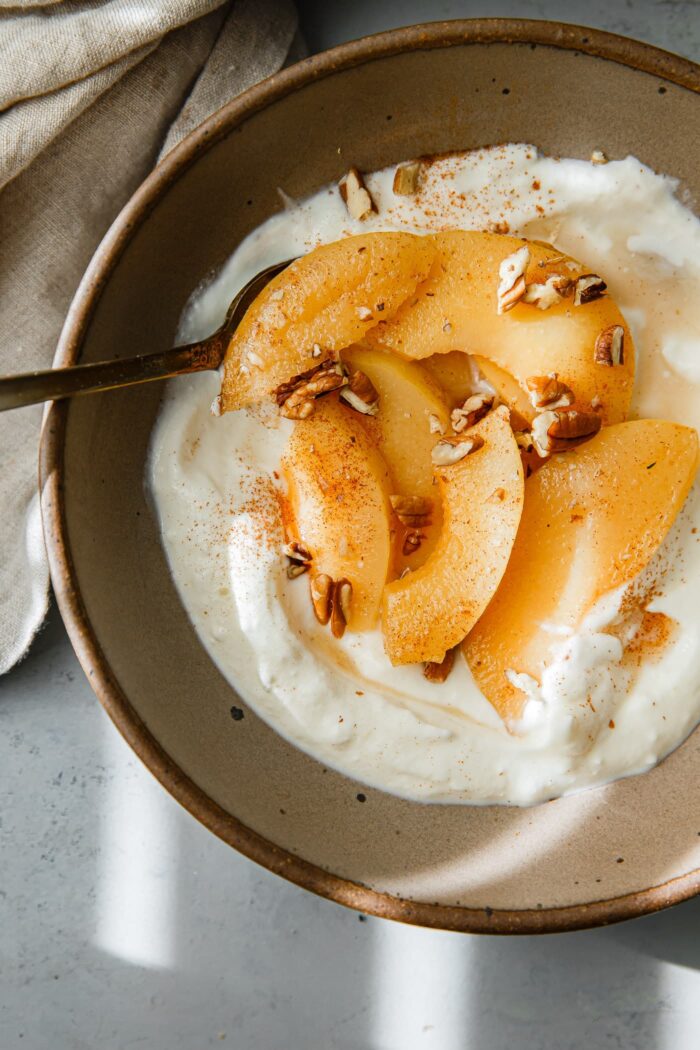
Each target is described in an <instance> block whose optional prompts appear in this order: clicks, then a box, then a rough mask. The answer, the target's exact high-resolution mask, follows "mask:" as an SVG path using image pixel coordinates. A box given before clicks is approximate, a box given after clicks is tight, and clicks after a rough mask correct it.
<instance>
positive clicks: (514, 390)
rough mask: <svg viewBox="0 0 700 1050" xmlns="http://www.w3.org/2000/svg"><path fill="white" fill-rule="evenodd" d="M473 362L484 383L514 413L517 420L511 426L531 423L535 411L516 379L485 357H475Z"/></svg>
mask: <svg viewBox="0 0 700 1050" xmlns="http://www.w3.org/2000/svg"><path fill="white" fill-rule="evenodd" d="M473 360H474V364H475V365H476V367H477V368H478V369H479V371H480V372H481V374H482V376H483V377H484V379H485V380H486V382H487V383H489V384H490V385H491V386H492V387H493V389H494V390H495V391H496V393H497V394H498V397H499V399H500V400H501V401H503V402H504V403H505V404H506V405H508V408H510V409H512V411H513V412H515V414H516V416H517V420H515V421H512V422H513V424H514V425H515V423H516V422H518V421H522V422H523V423H528V424H529V423H532V420H533V419H534V417H535V409H534V408H533V406H532V402H531V401H530V398H529V397H528V396H527V394H526V392H525V391H524V390H523V388H522V387H521V386H520V384H519V383H518V381H517V379H514V378H513V376H512V375H511V374H510V372H506V371H505V369H503V368H501V367H500V366H499V365H497V364H496V363H495V362H494V361H489V359H488V358H487V357H480V356H479V355H475V356H474V358H473Z"/></svg>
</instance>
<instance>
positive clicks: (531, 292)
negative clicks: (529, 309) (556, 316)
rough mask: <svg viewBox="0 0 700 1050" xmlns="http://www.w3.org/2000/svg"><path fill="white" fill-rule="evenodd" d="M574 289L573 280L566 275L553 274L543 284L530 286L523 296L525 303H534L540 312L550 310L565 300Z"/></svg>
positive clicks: (537, 282)
mask: <svg viewBox="0 0 700 1050" xmlns="http://www.w3.org/2000/svg"><path fill="white" fill-rule="evenodd" d="M571 288H572V280H571V278H570V277H567V276H566V275H565V274H561V273H552V274H550V275H549V277H547V278H546V280H545V281H544V282H543V283H540V282H539V281H536V282H534V283H533V284H528V285H527V287H526V289H525V295H524V296H523V302H524V303H533V304H534V305H535V306H536V307H537V308H538V310H549V308H550V306H555V305H556V304H557V303H559V302H561V300H562V299H564V298H565V297H566V296H567V295H568V294H569V292H570V291H571Z"/></svg>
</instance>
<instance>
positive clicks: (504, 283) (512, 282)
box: [497, 244, 530, 314]
mask: <svg viewBox="0 0 700 1050" xmlns="http://www.w3.org/2000/svg"><path fill="white" fill-rule="evenodd" d="M529 262H530V249H529V248H528V246H527V245H526V244H524V245H523V246H522V248H518V249H517V251H514V252H513V253H512V255H508V256H507V257H506V258H505V259H504V260H503V262H502V263H501V265H500V266H499V267H498V277H499V284H498V292H497V302H498V313H499V314H504V313H506V312H507V311H508V310H512V309H513V307H514V306H515V304H516V303H519V302H520V300H521V299H522V297H523V296H524V295H525V287H526V286H525V271H526V270H527V267H528V263H529Z"/></svg>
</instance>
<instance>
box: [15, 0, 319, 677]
mask: <svg viewBox="0 0 700 1050" xmlns="http://www.w3.org/2000/svg"><path fill="white" fill-rule="evenodd" d="M301 53H302V50H301V44H300V40H299V37H298V35H297V15H296V11H295V9H294V6H293V3H292V0H228V2H225V0H104V2H102V3H100V4H95V3H94V2H92V0H80V2H78V0H64V2H63V3H56V2H54V3H47V2H43V3H38V2H36V3H35V2H34V0H24V3H22V4H18V0H0V55H2V60H1V61H0V374H7V373H12V372H25V371H31V370H34V369H39V368H48V367H49V366H50V365H51V360H52V358H53V354H54V350H55V347H56V342H57V340H58V336H59V333H60V330H61V326H62V324H63V320H64V318H65V315H66V312H67V310H68V306H69V305H70V301H71V298H72V297H73V294H74V292H75V290H76V288H77V286H78V283H79V281H80V278H81V276H82V274H83V272H84V270H85V268H86V266H87V264H88V262H89V260H90V257H91V256H92V254H93V252H94V250H95V248H96V247H97V245H98V244H99V242H100V240H101V238H102V236H103V234H104V233H105V232H106V230H107V228H108V227H109V225H110V223H111V222H112V220H113V219H114V217H115V216H116V214H117V213H118V211H119V209H120V208H121V207H122V205H123V204H125V203H126V201H127V200H128V198H129V197H130V195H131V194H132V193H133V191H134V190H135V189H136V187H137V186H138V185H139V183H140V182H141V181H142V180H143V178H144V177H145V176H146V175H147V174H148V172H149V170H150V169H151V168H152V167H153V165H154V164H155V163H156V161H157V160H158V159H159V157H160V156H163V154H164V153H165V152H167V151H168V150H169V149H171V148H172V147H173V146H174V145H176V143H178V142H179V141H180V139H181V138H183V137H184V136H185V135H186V134H187V133H188V132H189V131H191V130H192V129H193V128H194V127H196V125H197V124H199V123H201V121H202V120H203V119H204V118H205V117H206V116H208V114H210V113H212V112H213V111H214V110H216V109H218V108H220V107H221V106H222V105H223V104H224V103H225V102H227V101H228V100H229V99H231V98H232V97H234V96H235V95H237V94H239V93H240V92H241V91H244V90H245V89H246V88H247V87H250V86H251V85H252V84H254V83H255V82H256V81H258V80H260V79H262V78H263V77H266V76H269V75H270V74H271V73H274V72H276V71H277V70H278V69H279V68H280V67H281V66H283V65H284V64H285V62H286V61H287V60H288V58H289V57H290V55H291V56H292V57H300V55H301ZM41 418H42V407H41V406H36V407H33V408H23V409H17V410H14V411H12V412H5V413H1V414H0V508H1V510H0V674H2V673H4V672H5V671H7V670H9V668H10V667H12V666H13V664H15V663H16V662H17V660H19V659H20V658H21V657H22V655H23V654H24V653H25V652H26V650H27V647H28V646H29V643H30V642H31V640H32V638H33V636H34V634H35V633H36V631H37V630H38V628H39V627H40V626H41V623H42V621H43V619H44V617H45V615H46V611H47V607H48V593H49V577H48V567H47V563H46V554H45V551H44V544H43V539H42V532H41V520H40V515H39V500H38V489H37V465H36V464H37V450H38V440H39V432H40V425H41Z"/></svg>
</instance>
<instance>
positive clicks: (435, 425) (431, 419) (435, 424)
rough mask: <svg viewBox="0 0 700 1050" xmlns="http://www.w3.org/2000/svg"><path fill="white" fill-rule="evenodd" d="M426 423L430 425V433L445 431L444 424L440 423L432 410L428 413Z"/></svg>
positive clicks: (442, 432)
mask: <svg viewBox="0 0 700 1050" xmlns="http://www.w3.org/2000/svg"><path fill="white" fill-rule="evenodd" d="M428 423H429V425H430V433H431V434H444V433H445V426H444V424H442V423H441V422H440V420H439V419H438V417H437V416H436V415H435V414H434V413H433V412H431V413H430V415H429V416H428Z"/></svg>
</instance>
